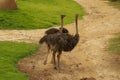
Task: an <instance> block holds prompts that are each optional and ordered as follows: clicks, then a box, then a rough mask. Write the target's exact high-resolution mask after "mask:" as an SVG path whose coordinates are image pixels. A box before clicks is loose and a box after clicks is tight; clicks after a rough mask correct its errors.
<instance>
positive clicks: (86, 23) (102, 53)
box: [0, 0, 120, 80]
mask: <svg viewBox="0 0 120 80" xmlns="http://www.w3.org/2000/svg"><path fill="white" fill-rule="evenodd" d="M75 1H76V2H78V3H79V4H81V5H82V6H83V7H84V8H85V10H86V12H87V15H86V16H84V19H83V20H80V21H79V33H80V35H81V41H80V42H79V44H78V45H77V47H76V48H75V49H74V50H73V51H72V52H69V53H66V54H65V53H63V55H62V60H61V68H62V70H61V71H62V72H61V73H58V72H57V71H56V70H54V69H53V65H51V64H50V63H49V61H48V64H47V65H43V64H42V62H43V58H44V56H45V53H47V52H46V50H44V51H43V49H45V47H42V48H43V49H41V50H40V51H39V52H38V53H37V54H36V55H34V56H32V57H30V58H25V59H24V60H21V61H20V62H19V64H18V66H19V68H20V70H22V71H23V72H26V73H28V75H29V76H30V80H80V79H81V78H82V77H94V78H96V80H120V69H119V68H120V56H118V55H116V54H110V53H108V52H107V51H106V49H105V47H106V44H107V42H108V39H109V38H111V37H113V34H114V33H118V32H120V11H119V10H118V9H115V8H113V7H112V6H109V5H108V4H107V1H102V0H94V2H93V1H91V0H75ZM65 27H66V28H68V29H69V31H70V32H71V33H72V34H74V32H75V30H74V23H73V24H69V25H66V26H65ZM44 31H45V29H44V30H28V31H25V30H19V31H18V30H11V31H9V30H0V41H3V40H10V41H11V40H12V41H26V42H38V40H39V38H40V37H41V36H43V34H44Z"/></svg>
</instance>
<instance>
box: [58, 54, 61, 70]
mask: <svg viewBox="0 0 120 80" xmlns="http://www.w3.org/2000/svg"><path fill="white" fill-rule="evenodd" d="M60 55H61V52H59V54H58V55H57V59H58V70H59V72H60Z"/></svg>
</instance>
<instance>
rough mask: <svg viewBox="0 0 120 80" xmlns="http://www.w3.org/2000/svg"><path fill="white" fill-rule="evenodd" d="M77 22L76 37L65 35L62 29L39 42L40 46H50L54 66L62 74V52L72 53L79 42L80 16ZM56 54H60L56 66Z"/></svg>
mask: <svg viewBox="0 0 120 80" xmlns="http://www.w3.org/2000/svg"><path fill="white" fill-rule="evenodd" d="M75 20H76V34H75V35H74V36H73V35H71V34H69V33H63V32H62V29H61V30H60V32H57V33H55V34H49V35H45V36H43V37H42V38H41V39H40V41H39V43H40V44H42V43H44V42H45V43H46V44H47V45H49V46H50V49H51V51H52V52H53V53H52V57H53V64H54V66H55V69H57V68H58V70H59V72H60V56H61V54H62V51H65V52H68V51H72V50H73V49H74V47H75V46H76V45H77V43H78V41H79V33H78V14H76V19H75ZM62 27H63V26H62ZM62 27H61V28H62ZM48 48H49V47H48ZM56 53H58V54H57V63H58V64H57V65H56Z"/></svg>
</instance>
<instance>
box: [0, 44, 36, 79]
mask: <svg viewBox="0 0 120 80" xmlns="http://www.w3.org/2000/svg"><path fill="white" fill-rule="evenodd" d="M37 49H38V45H37V44H33V43H18V42H0V80H28V76H27V75H26V74H24V73H22V72H20V71H19V70H18V69H17V62H18V61H19V60H20V59H21V58H23V57H26V56H30V55H32V54H33V53H35V52H36V50H37Z"/></svg>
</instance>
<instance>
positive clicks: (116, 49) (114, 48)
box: [108, 33, 120, 54]
mask: <svg viewBox="0 0 120 80" xmlns="http://www.w3.org/2000/svg"><path fill="white" fill-rule="evenodd" d="M108 50H109V51H111V52H112V53H117V54H120V33H119V34H118V35H117V36H116V37H115V38H112V39H110V41H109V45H108Z"/></svg>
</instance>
